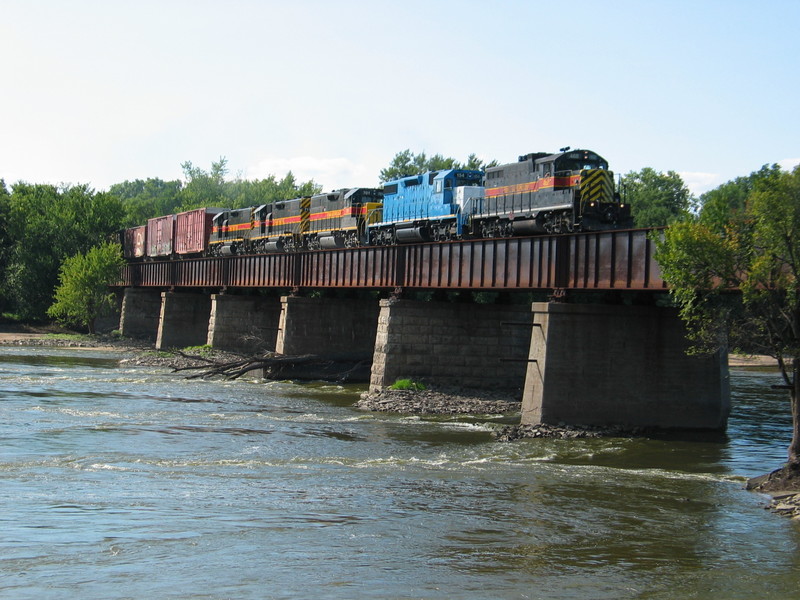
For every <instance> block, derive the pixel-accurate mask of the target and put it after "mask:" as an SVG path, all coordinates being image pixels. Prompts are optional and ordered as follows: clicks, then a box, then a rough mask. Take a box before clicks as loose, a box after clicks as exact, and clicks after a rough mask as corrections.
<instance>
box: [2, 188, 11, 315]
mask: <svg viewBox="0 0 800 600" xmlns="http://www.w3.org/2000/svg"><path fill="white" fill-rule="evenodd" d="M10 210H11V194H10V193H9V192H8V189H7V188H6V182H5V181H4V180H3V179H0V280H2V274H3V273H5V271H6V268H7V266H8V257H9V253H10V251H11V245H12V240H11V234H10V232H9V229H8V217H9V212H10ZM7 297H8V294H7V290H6V286H5V285H2V286H0V312H3V311H5V310H6V307H7V306H8V298H7Z"/></svg>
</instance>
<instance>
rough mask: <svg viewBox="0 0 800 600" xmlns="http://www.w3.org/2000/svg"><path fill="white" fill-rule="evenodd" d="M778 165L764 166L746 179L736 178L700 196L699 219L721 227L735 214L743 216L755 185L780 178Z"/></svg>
mask: <svg viewBox="0 0 800 600" xmlns="http://www.w3.org/2000/svg"><path fill="white" fill-rule="evenodd" d="M780 174H781V168H780V167H779V166H778V165H771V166H768V165H764V166H763V167H761V169H760V170H758V171H755V172H753V173H750V175H747V176H746V177H737V178H736V179H734V180H733V181H729V182H727V183H724V184H722V185H721V186H719V187H718V188H715V189H713V190H711V191H709V192H706V193H705V194H703V195H702V196H700V206H701V208H700V218H701V219H702V220H703V221H704V222H705V223H708V224H712V223H719V224H721V225H722V226H724V224H725V223H726V222H727V221H728V220H730V219H731V218H732V217H734V216H735V215H736V214H743V213H744V211H745V204H746V201H747V197H748V196H749V195H750V194H751V193H752V192H753V190H754V189H755V187H756V185H758V184H759V183H760V182H766V181H767V180H769V179H773V178H776V177H780Z"/></svg>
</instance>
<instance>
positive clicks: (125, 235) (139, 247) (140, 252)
mask: <svg viewBox="0 0 800 600" xmlns="http://www.w3.org/2000/svg"><path fill="white" fill-rule="evenodd" d="M146 236H147V226H146V225H139V226H138V227H130V228H128V229H125V230H124V231H123V232H122V255H123V256H124V257H125V258H127V259H130V260H132V259H137V258H144V255H145V252H146V249H147V248H146V246H145V240H146V239H147V237H146Z"/></svg>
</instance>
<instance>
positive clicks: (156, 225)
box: [147, 215, 175, 258]
mask: <svg viewBox="0 0 800 600" xmlns="http://www.w3.org/2000/svg"><path fill="white" fill-rule="evenodd" d="M174 236H175V215H167V216H166V217H156V218H154V219H148V220H147V256H149V257H150V258H158V257H164V256H166V257H169V256H171V255H172V248H173V239H174Z"/></svg>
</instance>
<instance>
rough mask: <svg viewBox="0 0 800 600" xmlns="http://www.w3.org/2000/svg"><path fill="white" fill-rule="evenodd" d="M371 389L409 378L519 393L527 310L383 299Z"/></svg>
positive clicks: (527, 342)
mask: <svg viewBox="0 0 800 600" xmlns="http://www.w3.org/2000/svg"><path fill="white" fill-rule="evenodd" d="M380 308H381V313H380V318H379V320H378V332H377V338H376V340H375V354H374V357H373V362H372V374H371V378H370V390H372V391H377V390H380V389H381V388H384V387H387V386H390V385H392V384H393V383H394V382H395V381H397V380H398V379H405V378H410V379H414V380H418V381H419V380H421V381H427V382H431V383H436V384H439V385H444V386H451V387H468V388H475V389H499V390H510V391H520V390H521V389H522V386H523V383H524V378H525V367H526V358H527V355H528V350H529V347H530V335H531V331H530V326H529V323H530V321H531V312H530V307H529V306H521V305H500V304H470V303H457V302H455V303H453V302H418V301H413V300H382V301H381V303H380Z"/></svg>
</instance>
